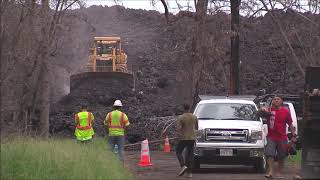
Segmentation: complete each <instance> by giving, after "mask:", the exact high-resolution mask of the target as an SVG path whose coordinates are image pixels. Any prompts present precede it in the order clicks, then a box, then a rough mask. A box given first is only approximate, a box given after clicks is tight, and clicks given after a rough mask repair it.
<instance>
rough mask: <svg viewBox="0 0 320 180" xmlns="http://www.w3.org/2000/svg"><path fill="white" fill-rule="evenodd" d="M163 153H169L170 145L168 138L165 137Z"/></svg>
mask: <svg viewBox="0 0 320 180" xmlns="http://www.w3.org/2000/svg"><path fill="white" fill-rule="evenodd" d="M163 152H170V143H169V138H168V136H166V139H165V140H164V147H163Z"/></svg>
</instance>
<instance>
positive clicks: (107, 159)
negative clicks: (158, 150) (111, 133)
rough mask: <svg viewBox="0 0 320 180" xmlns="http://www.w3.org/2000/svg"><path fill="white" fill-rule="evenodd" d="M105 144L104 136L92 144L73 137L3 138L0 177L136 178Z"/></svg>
mask: <svg viewBox="0 0 320 180" xmlns="http://www.w3.org/2000/svg"><path fill="white" fill-rule="evenodd" d="M106 144H107V143H106V140H105V139H102V138H100V139H99V138H96V139H94V140H93V142H91V144H80V143H77V142H76V141H75V140H70V139H49V140H41V139H33V138H17V139H14V140H10V141H6V142H3V141H2V142H1V176H0V177H1V178H0V179H41V180H44V179H77V180H81V179H110V180H115V179H134V175H133V174H132V173H130V172H129V171H128V170H127V169H125V168H123V166H122V165H121V164H120V162H119V161H118V160H117V159H116V157H115V156H114V155H113V153H111V152H110V151H107V148H106V146H107V145H106Z"/></svg>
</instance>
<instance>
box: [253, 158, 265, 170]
mask: <svg viewBox="0 0 320 180" xmlns="http://www.w3.org/2000/svg"><path fill="white" fill-rule="evenodd" d="M254 168H255V170H256V171H257V172H258V173H265V172H266V169H267V160H266V157H265V156H263V157H261V158H258V159H257V160H256V162H255V165H254Z"/></svg>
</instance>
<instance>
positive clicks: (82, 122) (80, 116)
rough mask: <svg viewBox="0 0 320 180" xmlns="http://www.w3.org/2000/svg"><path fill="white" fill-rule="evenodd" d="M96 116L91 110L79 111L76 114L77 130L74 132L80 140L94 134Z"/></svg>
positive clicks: (87, 138) (89, 137)
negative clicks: (93, 123) (93, 125)
mask: <svg viewBox="0 0 320 180" xmlns="http://www.w3.org/2000/svg"><path fill="white" fill-rule="evenodd" d="M93 120H94V116H93V114H92V113H91V112H86V111H84V112H79V113H77V114H76V115H75V121H76V130H75V132H74V134H75V136H76V137H77V139H78V140H80V141H84V140H89V139H91V138H92V135H94V131H93V128H92V121H93Z"/></svg>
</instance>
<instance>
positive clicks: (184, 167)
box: [178, 166, 188, 176]
mask: <svg viewBox="0 0 320 180" xmlns="http://www.w3.org/2000/svg"><path fill="white" fill-rule="evenodd" d="M187 169H188V167H187V166H182V168H181V170H180V172H179V174H178V176H182V175H183V174H184V173H185V172H186V170H187Z"/></svg>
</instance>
